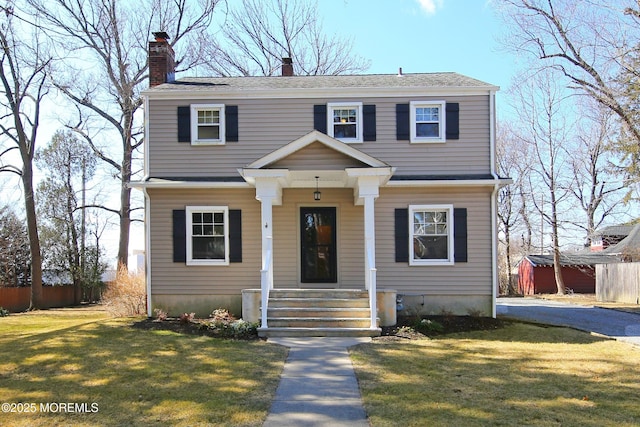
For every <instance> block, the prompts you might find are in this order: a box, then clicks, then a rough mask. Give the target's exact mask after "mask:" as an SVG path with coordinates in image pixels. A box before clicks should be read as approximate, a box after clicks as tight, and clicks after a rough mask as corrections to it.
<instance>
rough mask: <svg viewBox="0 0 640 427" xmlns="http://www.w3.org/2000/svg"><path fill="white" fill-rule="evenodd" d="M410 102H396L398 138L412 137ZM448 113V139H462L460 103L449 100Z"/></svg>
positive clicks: (407, 138) (406, 138)
mask: <svg viewBox="0 0 640 427" xmlns="http://www.w3.org/2000/svg"><path fill="white" fill-rule="evenodd" d="M409 108H410V107H409V104H396V139H397V140H398V141H408V140H409V139H411V137H410V135H411V111H410V109H409ZM445 114H446V129H445V137H446V139H460V104H459V103H457V102H447V104H446V107H445Z"/></svg>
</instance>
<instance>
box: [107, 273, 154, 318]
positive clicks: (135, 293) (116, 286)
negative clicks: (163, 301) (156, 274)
mask: <svg viewBox="0 0 640 427" xmlns="http://www.w3.org/2000/svg"><path fill="white" fill-rule="evenodd" d="M146 296H147V294H146V288H145V281H144V275H143V274H129V272H128V271H127V269H126V268H124V267H122V266H121V267H120V268H118V273H117V275H116V279H115V280H114V281H113V282H111V283H109V284H108V285H107V290H106V291H105V293H104V294H103V295H102V301H103V304H104V306H105V308H106V309H107V311H108V312H109V313H111V314H112V315H113V316H118V317H125V316H137V315H141V314H145V312H146V301H147V298H146Z"/></svg>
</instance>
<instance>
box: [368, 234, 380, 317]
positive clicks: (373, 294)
mask: <svg viewBox="0 0 640 427" xmlns="http://www.w3.org/2000/svg"><path fill="white" fill-rule="evenodd" d="M367 269H368V271H367V272H366V274H367V278H366V280H365V286H366V288H367V290H368V291H369V308H370V309H371V329H376V328H377V327H378V321H377V319H378V307H377V301H376V298H377V289H376V288H377V285H376V280H377V273H378V269H377V268H376V263H375V261H374V258H373V252H372V249H371V245H367Z"/></svg>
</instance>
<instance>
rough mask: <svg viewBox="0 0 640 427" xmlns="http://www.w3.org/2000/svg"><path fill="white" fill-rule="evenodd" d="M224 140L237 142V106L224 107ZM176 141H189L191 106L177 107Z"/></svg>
mask: <svg viewBox="0 0 640 427" xmlns="http://www.w3.org/2000/svg"><path fill="white" fill-rule="evenodd" d="M224 124H225V141H226V142H238V106H237V105H225V107H224ZM178 142H191V107H190V106H185V107H178Z"/></svg>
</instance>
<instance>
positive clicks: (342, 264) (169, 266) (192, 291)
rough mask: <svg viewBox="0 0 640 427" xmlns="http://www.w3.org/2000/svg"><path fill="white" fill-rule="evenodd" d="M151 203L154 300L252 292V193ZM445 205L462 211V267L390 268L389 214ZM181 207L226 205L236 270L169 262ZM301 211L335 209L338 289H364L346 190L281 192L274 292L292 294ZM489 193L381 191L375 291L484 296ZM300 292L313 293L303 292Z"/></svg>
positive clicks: (257, 263) (181, 196) (256, 219)
mask: <svg viewBox="0 0 640 427" xmlns="http://www.w3.org/2000/svg"><path fill="white" fill-rule="evenodd" d="M149 194H150V197H151V212H150V218H149V219H150V236H151V248H150V250H151V257H152V262H151V280H152V289H153V290H152V293H153V294H154V295H163V294H164V295H176V294H177V295H239V294H240V291H241V290H242V289H245V288H259V286H260V268H261V244H260V236H261V227H260V203H259V202H258V201H256V200H255V190H254V189H246V190H149ZM432 203H433V204H442V203H447V204H448V203H452V204H453V205H454V207H463V208H467V214H468V252H469V262H467V263H457V264H455V265H453V266H409V265H408V263H396V262H395V252H394V251H395V247H394V245H395V244H394V209H395V208H405V207H408V206H409V205H410V204H432ZM187 205H228V206H229V208H230V209H241V210H242V241H243V262H242V263H232V264H230V265H229V266H215V267H204V266H186V265H185V264H183V263H174V262H173V261H172V240H171V239H172V210H173V209H184V207H185V206H187ZM305 206H335V207H336V208H337V216H338V218H337V220H338V226H337V227H338V230H337V235H338V249H337V250H338V282H339V283H338V286H339V287H342V288H363V287H364V260H363V257H364V239H363V233H364V231H363V215H364V213H363V208H362V206H355V205H354V204H353V190H352V189H323V190H322V201H321V202H315V201H314V200H313V193H312V189H285V190H284V192H283V204H282V206H274V208H273V218H274V224H273V226H274V230H273V231H274V280H275V287H276V288H282V287H299V286H302V285H301V284H300V281H299V277H300V267H299V251H300V246H299V245H300V243H299V211H300V207H305ZM490 215H491V208H490V192H489V190H488V189H483V190H478V189H476V190H469V189H462V188H458V189H456V188H447V189H439V190H438V189H401V188H381V190H380V197H379V198H378V199H377V201H376V208H375V217H376V259H377V267H378V287H379V288H381V289H384V288H387V289H397V290H398V291H399V292H400V293H416V294H424V295H432V296H436V295H440V296H447V295H451V296H461V297H463V296H471V295H491V286H492V285H491V283H492V280H491V277H492V272H491V249H490V248H491V228H490V226H489V225H490ZM328 286H330V285H328ZM308 287H317V286H316V285H311V284H309V285H308Z"/></svg>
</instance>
